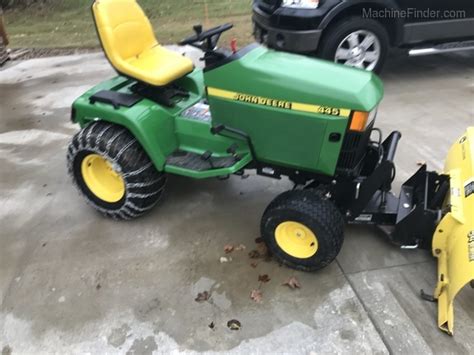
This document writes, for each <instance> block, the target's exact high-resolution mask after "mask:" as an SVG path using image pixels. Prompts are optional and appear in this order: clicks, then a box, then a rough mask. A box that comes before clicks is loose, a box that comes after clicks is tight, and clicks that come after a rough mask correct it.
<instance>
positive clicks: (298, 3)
mask: <svg viewBox="0 0 474 355" xmlns="http://www.w3.org/2000/svg"><path fill="white" fill-rule="evenodd" d="M281 6H282V7H292V8H294V9H317V8H318V6H319V0H283V2H282V4H281Z"/></svg>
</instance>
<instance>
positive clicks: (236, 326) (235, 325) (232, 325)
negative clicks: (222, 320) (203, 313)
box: [227, 319, 242, 330]
mask: <svg viewBox="0 0 474 355" xmlns="http://www.w3.org/2000/svg"><path fill="white" fill-rule="evenodd" d="M227 328H229V329H230V330H240V328H242V324H240V322H239V321H238V320H237V319H231V320H230V321H228V322H227Z"/></svg>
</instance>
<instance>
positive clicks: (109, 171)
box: [67, 122, 166, 219]
mask: <svg viewBox="0 0 474 355" xmlns="http://www.w3.org/2000/svg"><path fill="white" fill-rule="evenodd" d="M67 163H68V170H69V174H70V175H71V177H72V179H73V181H74V183H75V185H76V186H77V188H78V190H79V191H80V192H81V193H82V195H83V196H84V197H85V198H86V200H87V202H88V203H89V204H90V205H92V207H94V208H95V209H96V210H98V211H99V212H101V213H102V214H104V215H106V216H108V217H112V218H114V219H132V218H136V217H139V216H141V215H142V214H143V213H145V212H147V211H148V210H150V209H151V208H152V207H153V206H154V205H155V204H156V203H157V202H158V200H159V199H160V197H161V195H162V192H163V188H164V185H165V182H166V176H165V175H164V174H163V173H160V172H158V171H157V170H156V169H155V166H154V165H153V163H152V162H151V160H150V158H149V157H148V155H147V154H146V152H145V151H144V150H143V148H142V147H141V145H140V143H139V142H138V141H137V140H136V139H135V137H133V135H132V134H130V132H129V131H128V130H127V129H125V128H124V127H121V126H118V125H114V124H110V123H107V122H94V123H91V124H89V125H88V126H86V127H85V128H83V129H82V130H81V131H80V132H79V133H77V134H76V135H75V136H74V138H73V139H72V142H71V144H70V145H69V149H68V155H67Z"/></svg>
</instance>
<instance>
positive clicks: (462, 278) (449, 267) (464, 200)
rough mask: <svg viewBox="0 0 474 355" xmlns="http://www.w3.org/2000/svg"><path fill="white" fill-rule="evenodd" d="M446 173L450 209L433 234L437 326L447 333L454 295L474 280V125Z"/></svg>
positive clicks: (451, 324) (451, 322) (452, 152)
mask: <svg viewBox="0 0 474 355" xmlns="http://www.w3.org/2000/svg"><path fill="white" fill-rule="evenodd" d="M445 173H446V174H448V175H449V177H450V194H449V196H448V198H447V201H446V204H445V205H446V206H445V207H449V208H450V212H449V213H447V214H446V215H445V216H444V217H443V219H442V220H441V222H440V224H439V225H438V226H437V228H436V231H435V233H434V236H433V243H432V250H433V255H434V256H435V257H436V258H437V259H438V283H437V286H436V290H435V294H434V298H436V299H437V300H438V326H439V327H440V328H441V330H443V331H445V332H447V333H448V334H453V329H454V305H453V303H454V298H455V297H456V295H457V294H458V293H459V291H460V290H461V289H462V288H463V287H464V286H465V285H466V284H468V283H470V282H471V281H473V280H474V127H470V128H468V130H467V131H466V133H465V134H464V135H463V136H462V137H461V138H460V139H459V140H458V141H457V142H456V143H455V144H454V145H453V146H452V147H451V149H450V151H449V153H448V157H447V159H446V166H445Z"/></svg>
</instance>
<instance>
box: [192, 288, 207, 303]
mask: <svg viewBox="0 0 474 355" xmlns="http://www.w3.org/2000/svg"><path fill="white" fill-rule="evenodd" d="M209 297H211V294H210V293H209V292H207V291H204V292H199V293H198V295H197V297H196V298H195V299H194V300H195V301H196V302H205V301H207V300H208V299H209Z"/></svg>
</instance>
